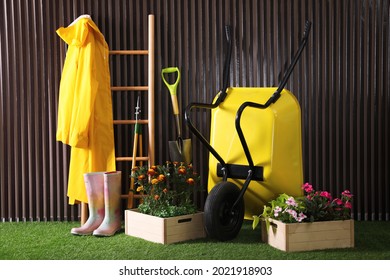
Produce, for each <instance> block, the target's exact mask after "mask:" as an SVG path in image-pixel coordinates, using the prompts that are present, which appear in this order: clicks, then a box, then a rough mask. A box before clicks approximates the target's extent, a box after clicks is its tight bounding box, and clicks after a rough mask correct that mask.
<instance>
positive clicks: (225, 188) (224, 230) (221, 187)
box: [204, 182, 245, 241]
mask: <svg viewBox="0 0 390 280" xmlns="http://www.w3.org/2000/svg"><path fill="white" fill-rule="evenodd" d="M239 193H240V188H238V187H237V186H236V185H235V184H233V183H231V182H220V183H218V184H217V185H215V187H214V188H213V189H212V190H211V191H210V193H209V195H208V196H207V199H206V202H205V206H204V221H205V230H206V233H207V235H208V236H209V237H210V238H214V239H218V240H220V241H227V240H232V239H234V238H236V237H237V235H238V233H239V231H240V230H241V226H242V223H243V221H244V212H245V207H244V200H243V199H241V200H240V201H239V203H238V204H237V205H236V207H235V208H234V209H232V206H233V204H234V203H235V202H236V200H237V198H238V195H239Z"/></svg>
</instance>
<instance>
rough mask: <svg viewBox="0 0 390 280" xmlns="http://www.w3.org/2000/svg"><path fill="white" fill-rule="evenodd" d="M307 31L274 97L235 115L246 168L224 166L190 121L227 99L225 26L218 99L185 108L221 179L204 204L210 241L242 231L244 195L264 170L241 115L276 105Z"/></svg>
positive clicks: (228, 55) (241, 108)
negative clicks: (239, 182) (256, 159)
mask: <svg viewBox="0 0 390 280" xmlns="http://www.w3.org/2000/svg"><path fill="white" fill-rule="evenodd" d="M310 27H311V23H310V22H308V21H307V22H306V25H305V31H304V35H303V38H302V40H301V42H300V45H299V48H298V50H297V52H296V54H295V55H294V57H293V59H292V61H291V64H290V66H289V67H288V69H287V71H286V72H285V74H284V76H283V78H282V80H281V82H280V84H279V86H278V88H276V90H275V91H274V92H273V94H272V95H271V96H270V97H269V98H268V99H267V100H266V101H265V102H264V103H257V102H253V101H245V102H243V103H242V104H241V105H240V106H239V108H238V110H237V112H236V115H235V129H236V132H237V135H238V137H239V141H240V143H241V146H242V150H243V152H244V155H245V158H246V161H247V164H245V165H243V164H236V163H227V162H226V160H224V159H223V158H222V156H221V155H220V153H218V152H217V151H216V149H215V148H214V147H213V146H212V145H211V144H210V142H209V141H208V140H207V139H206V138H205V136H204V135H202V134H201V133H200V132H199V130H197V129H196V127H195V126H194V124H193V123H192V121H191V118H190V116H191V111H192V109H208V110H212V109H216V108H218V107H219V106H222V105H223V102H224V100H225V99H226V97H227V96H228V91H229V88H228V81H229V67H230V59H231V52H232V41H231V29H230V27H229V26H226V28H225V29H226V30H225V31H226V39H227V43H228V50H227V53H226V58H225V64H224V69H223V83H222V85H223V88H222V90H221V91H220V92H219V93H218V95H217V96H216V97H215V99H214V102H213V103H211V104H207V103H191V104H189V105H188V106H187V107H186V110H185V121H186V124H187V126H188V127H189V129H190V131H191V132H192V133H193V134H194V135H195V136H196V137H197V138H198V139H199V140H200V141H201V143H202V144H203V145H204V146H205V147H206V148H207V150H208V151H209V152H210V153H211V154H212V155H213V156H214V158H215V159H216V160H217V161H218V164H217V171H216V173H217V176H218V177H221V178H222V181H220V182H218V183H217V184H216V185H215V186H214V187H212V188H211V190H210V192H209V195H208V196H207V199H206V202H205V208H204V215H205V216H204V217H205V229H206V232H207V234H208V235H209V236H210V237H211V238H216V239H218V240H221V241H225V240H231V239H233V238H235V237H236V236H237V234H238V233H239V231H240V229H241V226H242V223H243V220H244V215H245V203H244V194H245V193H246V191H247V190H248V187H249V184H250V182H251V181H263V180H264V169H263V167H262V166H258V165H255V163H254V161H253V157H252V154H251V152H250V149H249V146H248V143H247V139H246V137H245V135H244V132H243V129H242V125H241V119H242V115H243V113H244V111H246V109H247V108H253V109H260V110H265V109H267V108H269V107H270V106H271V105H272V104H275V103H276V102H277V101H278V99H279V98H280V97H281V93H282V91H283V90H284V87H285V85H286V83H287V81H288V79H289V77H290V75H291V73H292V71H293V69H294V67H295V65H296V63H297V62H298V60H299V58H300V56H301V54H302V51H303V49H304V48H305V46H306V44H307V40H308V36H309V32H310ZM270 89H272V88H270ZM290 94H291V93H290ZM298 106H299V104H298ZM299 144H300V143H299ZM210 167H211V166H210ZM228 179H229V180H228ZM231 179H240V180H244V181H243V183H242V186H241V187H238V186H237V185H236V182H237V180H236V181H234V180H231ZM209 182H210V180H209ZM209 188H210V186H209Z"/></svg>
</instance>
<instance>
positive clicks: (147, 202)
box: [132, 162, 200, 218]
mask: <svg viewBox="0 0 390 280" xmlns="http://www.w3.org/2000/svg"><path fill="white" fill-rule="evenodd" d="M132 177H133V178H134V179H135V186H136V192H137V193H139V194H141V195H142V203H141V204H140V205H139V206H138V209H139V211H140V212H141V213H144V214H148V215H152V216H157V217H162V218H167V217H174V216H180V215H186V214H193V213H196V211H197V208H196V206H195V205H194V204H193V201H192V195H193V192H194V191H195V190H198V189H199V181H200V178H199V176H198V174H197V173H196V172H194V170H193V168H192V165H183V164H179V163H171V162H167V163H166V164H165V165H156V166H152V167H150V168H149V167H147V166H142V167H137V168H135V169H134V170H133V174H132Z"/></svg>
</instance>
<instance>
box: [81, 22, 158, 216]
mask: <svg viewBox="0 0 390 280" xmlns="http://www.w3.org/2000/svg"><path fill="white" fill-rule="evenodd" d="M154 37H155V21H154V15H149V16H148V49H146V50H111V51H109V54H110V55H147V56H148V84H147V85H146V86H112V87H111V91H147V92H148V118H147V119H139V120H138V124H140V125H147V127H148V144H147V147H148V151H147V154H148V155H147V156H142V155H141V156H137V155H136V154H134V148H135V147H136V146H137V145H138V146H141V147H142V143H137V142H135V143H133V144H134V148H133V156H132V157H126V156H123V157H116V161H129V162H132V166H135V163H136V162H140V161H147V162H148V165H149V166H152V165H153V164H154V160H155V158H154V157H155V142H154V139H155V133H154V131H155V129H154V81H155V75H154V73H155V56H154V45H155V43H154ZM136 122H137V121H136V120H135V119H128V120H114V125H135V124H136ZM140 151H142V149H140ZM134 191H135V190H134V184H133V183H132V182H130V188H129V193H127V194H122V195H121V197H122V198H123V199H127V200H128V202H127V208H129V209H131V208H134V202H135V200H136V199H139V198H140V196H139V195H135V194H134ZM87 218H88V207H87V204H86V203H82V205H81V224H84V223H85V221H86V220H87Z"/></svg>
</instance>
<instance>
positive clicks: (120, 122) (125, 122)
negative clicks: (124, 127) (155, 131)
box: [114, 120, 149, 124]
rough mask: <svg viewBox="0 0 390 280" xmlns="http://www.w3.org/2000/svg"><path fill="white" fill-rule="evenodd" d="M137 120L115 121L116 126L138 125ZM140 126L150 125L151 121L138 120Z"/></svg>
mask: <svg viewBox="0 0 390 280" xmlns="http://www.w3.org/2000/svg"><path fill="white" fill-rule="evenodd" d="M136 123H137V121H136V120H114V124H136ZM138 123H139V124H148V123H149V120H138Z"/></svg>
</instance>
